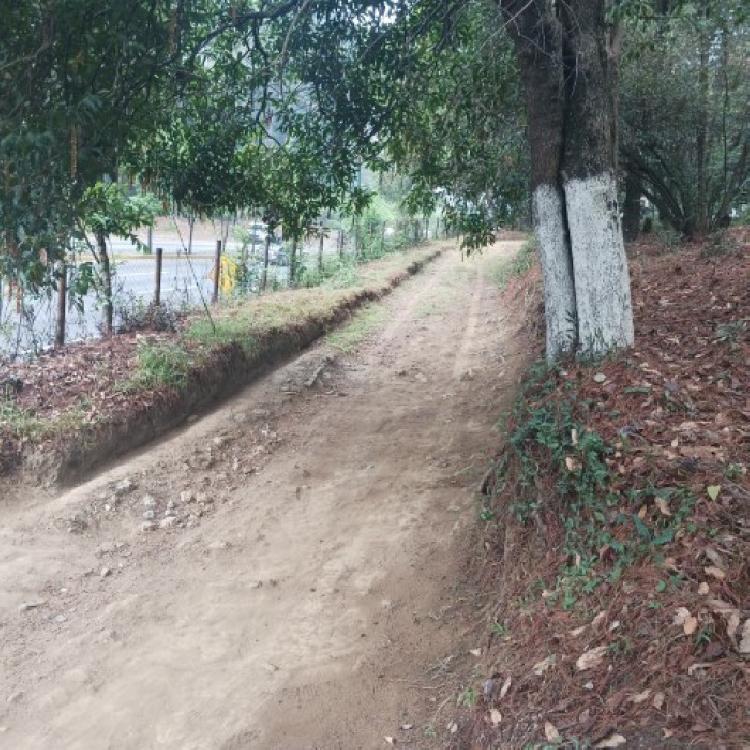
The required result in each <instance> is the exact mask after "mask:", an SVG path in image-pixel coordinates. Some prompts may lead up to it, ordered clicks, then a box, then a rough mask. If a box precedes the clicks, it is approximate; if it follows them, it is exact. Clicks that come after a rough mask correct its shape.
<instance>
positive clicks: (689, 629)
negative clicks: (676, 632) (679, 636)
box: [682, 615, 698, 635]
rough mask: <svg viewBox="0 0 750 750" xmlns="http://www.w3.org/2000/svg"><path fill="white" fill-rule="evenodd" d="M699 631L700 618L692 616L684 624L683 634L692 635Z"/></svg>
mask: <svg viewBox="0 0 750 750" xmlns="http://www.w3.org/2000/svg"><path fill="white" fill-rule="evenodd" d="M697 629H698V618H697V617H693V615H690V617H688V618H687V619H686V620H685V622H684V623H682V632H683V633H685V635H692V634H693V633H695V631H696V630H697Z"/></svg>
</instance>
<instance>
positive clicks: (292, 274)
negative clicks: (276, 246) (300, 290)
mask: <svg viewBox="0 0 750 750" xmlns="http://www.w3.org/2000/svg"><path fill="white" fill-rule="evenodd" d="M296 277H297V238H296V237H292V249H291V250H290V252H289V286H294V280H295V278H296Z"/></svg>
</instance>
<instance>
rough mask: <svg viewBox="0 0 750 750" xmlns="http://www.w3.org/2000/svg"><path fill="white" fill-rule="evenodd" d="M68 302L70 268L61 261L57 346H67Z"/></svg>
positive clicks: (56, 330)
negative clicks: (66, 315)
mask: <svg viewBox="0 0 750 750" xmlns="http://www.w3.org/2000/svg"><path fill="white" fill-rule="evenodd" d="M67 300H68V267H67V266H66V265H65V261H64V260H63V261H60V278H59V280H58V286H57V320H56V321H55V346H56V347H57V348H58V349H60V348H62V347H63V346H65V314H66V312H67Z"/></svg>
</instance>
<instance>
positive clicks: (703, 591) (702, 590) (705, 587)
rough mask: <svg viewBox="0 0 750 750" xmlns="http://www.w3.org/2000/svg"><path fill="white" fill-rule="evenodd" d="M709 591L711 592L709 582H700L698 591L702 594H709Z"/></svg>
mask: <svg viewBox="0 0 750 750" xmlns="http://www.w3.org/2000/svg"><path fill="white" fill-rule="evenodd" d="M708 592H709V587H708V583H707V582H706V581H701V582H700V583H699V584H698V593H699V594H700V595H701V596H705V595H706V594H708Z"/></svg>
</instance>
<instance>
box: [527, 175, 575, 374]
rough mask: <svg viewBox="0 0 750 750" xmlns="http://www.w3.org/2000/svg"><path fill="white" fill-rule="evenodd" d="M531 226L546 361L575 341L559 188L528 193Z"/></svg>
mask: <svg viewBox="0 0 750 750" xmlns="http://www.w3.org/2000/svg"><path fill="white" fill-rule="evenodd" d="M532 203H533V213H534V229H535V231H536V237H537V241H538V243H539V257H540V262H541V265H542V276H543V279H544V318H545V328H546V354H547V361H548V362H554V361H555V360H557V359H559V358H560V356H562V355H563V354H566V353H568V352H571V351H573V349H574V348H575V345H576V341H577V329H576V298H575V288H574V283H573V263H572V259H571V254H570V248H569V246H568V236H567V231H566V228H565V216H564V214H563V198H562V193H561V191H560V190H559V189H558V188H557V187H554V186H552V185H538V186H537V187H536V188H535V189H534V193H533V196H532Z"/></svg>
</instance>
